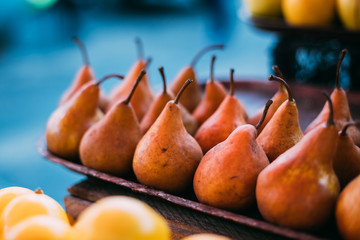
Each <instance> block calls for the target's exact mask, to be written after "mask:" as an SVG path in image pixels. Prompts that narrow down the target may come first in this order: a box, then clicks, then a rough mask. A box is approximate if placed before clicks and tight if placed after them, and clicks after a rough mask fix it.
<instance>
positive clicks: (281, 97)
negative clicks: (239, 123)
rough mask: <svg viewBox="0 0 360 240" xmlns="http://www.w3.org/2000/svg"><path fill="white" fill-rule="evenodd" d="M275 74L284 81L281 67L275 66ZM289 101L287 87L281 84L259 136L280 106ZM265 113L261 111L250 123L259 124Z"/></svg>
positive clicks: (262, 109) (259, 130)
mask: <svg viewBox="0 0 360 240" xmlns="http://www.w3.org/2000/svg"><path fill="white" fill-rule="evenodd" d="M272 69H273V70H274V72H275V73H276V74H277V75H278V76H279V77H280V78H282V79H284V76H283V74H282V72H281V71H280V69H279V67H278V66H277V65H274V66H273V67H272ZM286 99H288V94H287V91H286V88H285V86H284V85H283V84H282V83H281V84H280V88H279V90H278V91H277V92H276V93H275V95H274V96H273V97H272V98H271V100H272V101H273V104H271V106H270V108H269V111H268V113H267V114H266V118H265V121H264V123H263V124H261V126H260V128H259V129H258V135H259V134H260V133H261V131H262V130H263V129H264V128H265V126H266V124H268V122H269V121H270V119H271V118H272V117H273V116H274V114H275V112H276V110H277V109H278V108H279V107H280V105H281V104H282V103H283V102H285V101H286ZM263 112H264V108H261V109H259V110H258V111H257V112H256V113H255V114H254V115H253V116H252V117H251V118H249V119H248V121H247V122H248V123H250V124H251V125H254V126H255V124H257V123H258V122H259V121H260V119H261V117H262V115H263Z"/></svg>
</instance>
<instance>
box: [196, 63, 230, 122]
mask: <svg viewBox="0 0 360 240" xmlns="http://www.w3.org/2000/svg"><path fill="white" fill-rule="evenodd" d="M215 59H216V56H213V57H212V59H211V67H210V80H209V81H208V82H207V83H206V86H205V95H204V98H203V99H202V101H201V102H200V103H199V105H198V106H197V107H196V108H195V110H194V112H193V114H192V115H193V117H194V118H195V120H196V121H197V122H198V123H199V124H200V125H201V124H202V123H203V122H205V120H206V119H208V118H209V117H210V116H211V115H212V114H213V113H214V112H215V111H216V109H217V108H218V107H219V105H220V104H221V102H222V101H223V100H224V98H225V97H226V90H225V88H224V86H223V85H222V84H221V83H219V82H217V81H215V80H214V62H215Z"/></svg>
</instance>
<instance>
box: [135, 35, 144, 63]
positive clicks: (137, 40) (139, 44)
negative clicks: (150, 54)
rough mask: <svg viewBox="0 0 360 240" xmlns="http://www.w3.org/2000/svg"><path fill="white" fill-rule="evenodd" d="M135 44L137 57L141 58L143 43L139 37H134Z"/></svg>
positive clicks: (142, 56)
mask: <svg viewBox="0 0 360 240" xmlns="http://www.w3.org/2000/svg"><path fill="white" fill-rule="evenodd" d="M135 44H136V50H137V54H138V59H143V58H144V44H143V42H142V40H141V38H139V37H136V38H135Z"/></svg>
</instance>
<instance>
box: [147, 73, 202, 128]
mask: <svg viewBox="0 0 360 240" xmlns="http://www.w3.org/2000/svg"><path fill="white" fill-rule="evenodd" d="M159 72H160V74H161V77H162V80H163V92H162V93H160V94H159V95H157V96H156V98H155V99H154V101H153V102H152V104H151V106H150V108H149V110H148V111H147V112H146V114H145V116H144V117H143V119H142V120H141V123H140V128H141V131H142V132H143V133H144V134H145V133H146V132H147V130H149V128H150V127H151V125H153V123H154V122H155V121H156V119H157V118H158V116H159V115H160V113H161V111H162V110H163V109H164V107H165V105H166V103H167V102H169V101H170V100H172V99H174V97H173V94H172V93H171V92H168V91H167V88H166V79H165V73H164V68H163V67H159ZM179 107H180V111H181V118H182V121H183V123H184V126H185V129H186V130H187V131H188V133H190V134H191V135H195V133H196V131H197V129H198V124H197V122H196V120H195V119H194V118H193V117H192V116H191V114H190V113H189V112H188V110H187V109H186V108H185V107H184V106H182V105H181V104H179Z"/></svg>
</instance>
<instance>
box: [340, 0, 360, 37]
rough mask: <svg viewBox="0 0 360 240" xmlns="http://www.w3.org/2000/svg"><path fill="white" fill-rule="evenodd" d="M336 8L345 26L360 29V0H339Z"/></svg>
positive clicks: (350, 28)
mask: <svg viewBox="0 0 360 240" xmlns="http://www.w3.org/2000/svg"><path fill="white" fill-rule="evenodd" d="M336 10H337V13H338V16H339V17H340V20H341V22H342V24H343V25H344V26H345V28H347V29H349V30H360V1H359V0H337V1H336Z"/></svg>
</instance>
